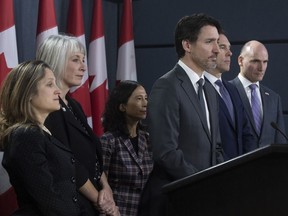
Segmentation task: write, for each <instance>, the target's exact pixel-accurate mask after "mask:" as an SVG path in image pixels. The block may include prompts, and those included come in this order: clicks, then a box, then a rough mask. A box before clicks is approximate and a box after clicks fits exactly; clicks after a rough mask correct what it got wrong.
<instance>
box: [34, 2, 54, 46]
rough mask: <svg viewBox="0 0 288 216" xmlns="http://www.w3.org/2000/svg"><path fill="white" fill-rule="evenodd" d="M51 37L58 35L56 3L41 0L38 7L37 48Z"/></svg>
mask: <svg viewBox="0 0 288 216" xmlns="http://www.w3.org/2000/svg"><path fill="white" fill-rule="evenodd" d="M50 35H58V27H57V22H56V15H55V8H54V1H51V0H41V1H39V6H38V23H37V37H36V48H38V47H39V46H40V44H41V43H42V42H43V41H44V40H45V39H46V38H48V37H49V36H50Z"/></svg>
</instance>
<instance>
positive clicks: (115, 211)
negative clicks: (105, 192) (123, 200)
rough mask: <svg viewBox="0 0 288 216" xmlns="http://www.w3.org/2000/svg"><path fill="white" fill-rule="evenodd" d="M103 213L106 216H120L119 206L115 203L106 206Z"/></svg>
mask: <svg viewBox="0 0 288 216" xmlns="http://www.w3.org/2000/svg"><path fill="white" fill-rule="evenodd" d="M105 214H106V215H107V216H121V215H120V212H119V208H118V206H116V205H114V206H112V207H110V208H108V209H107V211H106V212H105Z"/></svg>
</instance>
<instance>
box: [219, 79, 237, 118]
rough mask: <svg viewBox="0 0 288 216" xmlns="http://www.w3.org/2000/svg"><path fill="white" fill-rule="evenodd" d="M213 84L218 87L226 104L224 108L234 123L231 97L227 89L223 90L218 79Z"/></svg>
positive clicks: (223, 87)
mask: <svg viewBox="0 0 288 216" xmlns="http://www.w3.org/2000/svg"><path fill="white" fill-rule="evenodd" d="M215 84H216V85H218V86H219V91H220V94H221V97H222V99H223V101H224V102H225V104H226V107H227V109H228V111H229V114H230V117H231V119H232V121H233V122H234V108H233V103H232V100H231V97H230V95H229V93H228V91H227V89H226V88H225V86H224V85H223V83H222V81H221V80H220V79H218V80H217V81H216V82H215Z"/></svg>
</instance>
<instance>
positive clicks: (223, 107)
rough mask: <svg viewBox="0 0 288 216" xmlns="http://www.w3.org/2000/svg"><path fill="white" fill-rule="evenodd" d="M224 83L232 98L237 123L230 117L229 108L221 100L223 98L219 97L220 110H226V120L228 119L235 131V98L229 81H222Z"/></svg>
mask: <svg viewBox="0 0 288 216" xmlns="http://www.w3.org/2000/svg"><path fill="white" fill-rule="evenodd" d="M222 83H223V85H224V86H225V88H226V90H227V92H228V94H229V96H230V98H231V101H232V105H233V111H234V118H235V119H234V121H235V122H233V120H232V118H231V116H230V114H229V110H228V108H227V106H226V104H225V102H224V100H223V99H222V98H221V96H219V98H220V108H221V109H222V110H223V109H224V110H225V112H224V114H225V116H226V118H227V119H228V122H229V124H230V125H231V127H232V128H233V129H235V128H236V112H235V106H234V100H233V96H232V95H231V90H230V88H229V85H228V84H227V81H225V80H223V79H222Z"/></svg>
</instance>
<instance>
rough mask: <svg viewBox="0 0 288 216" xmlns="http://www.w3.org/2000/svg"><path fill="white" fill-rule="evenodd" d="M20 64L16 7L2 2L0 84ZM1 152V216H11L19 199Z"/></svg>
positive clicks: (0, 14)
mask: <svg viewBox="0 0 288 216" xmlns="http://www.w3.org/2000/svg"><path fill="white" fill-rule="evenodd" d="M17 64H18V52H17V44H16V32H15V22H14V5H13V1H11V0H1V1H0V83H1V82H2V81H3V79H4V78H5V77H6V75H7V74H8V73H9V71H10V70H11V69H12V68H13V67H15V66H16V65H17ZM2 159H3V152H0V215H1V216H8V215H11V214H12V213H13V212H14V211H15V210H16V209H17V207H18V206H17V199H16V194H15V192H14V190H13V187H12V186H11V184H10V181H9V176H8V174H7V172H6V170H5V169H4V168H3V166H2Z"/></svg>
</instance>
